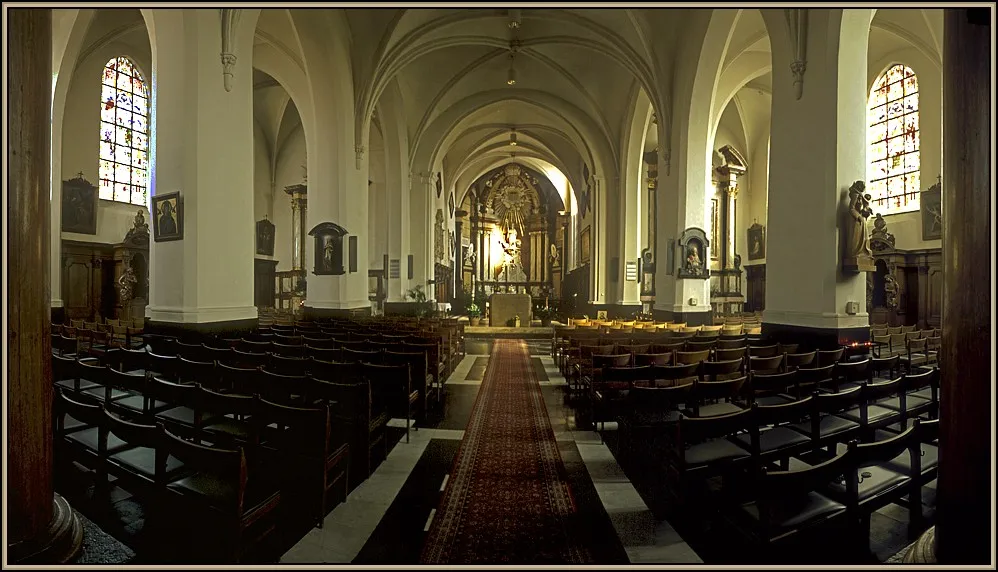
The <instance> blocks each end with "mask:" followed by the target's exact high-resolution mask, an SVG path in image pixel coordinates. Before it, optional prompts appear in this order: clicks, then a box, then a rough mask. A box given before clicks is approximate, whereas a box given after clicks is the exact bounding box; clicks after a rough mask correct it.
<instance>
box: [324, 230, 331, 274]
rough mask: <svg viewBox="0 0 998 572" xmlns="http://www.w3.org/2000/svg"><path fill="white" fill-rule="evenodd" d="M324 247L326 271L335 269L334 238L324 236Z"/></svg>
mask: <svg viewBox="0 0 998 572" xmlns="http://www.w3.org/2000/svg"><path fill="white" fill-rule="evenodd" d="M323 242H324V244H323V246H322V261H323V263H324V264H325V268H326V270H332V269H333V237H331V236H324V237H323Z"/></svg>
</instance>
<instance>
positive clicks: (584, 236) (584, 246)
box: [579, 226, 592, 264]
mask: <svg viewBox="0 0 998 572" xmlns="http://www.w3.org/2000/svg"><path fill="white" fill-rule="evenodd" d="M589 228H590V227H588V226H587V227H586V228H584V229H582V233H581V234H580V235H579V262H580V263H582V264H585V263H586V262H589V254H590V252H589V249H590V247H591V246H592V244H591V243H590V241H591V238H592V237H591V236H590V234H589Z"/></svg>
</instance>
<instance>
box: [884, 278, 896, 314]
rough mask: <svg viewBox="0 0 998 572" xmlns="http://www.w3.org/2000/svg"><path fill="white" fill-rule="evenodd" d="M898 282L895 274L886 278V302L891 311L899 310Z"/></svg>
mask: <svg viewBox="0 0 998 572" xmlns="http://www.w3.org/2000/svg"><path fill="white" fill-rule="evenodd" d="M898 290H899V288H898V281H897V278H894V275H893V274H887V275H886V276H884V302H885V304H886V306H887V307H888V308H890V309H891V310H897V309H898V302H899V300H898V293H899V292H898Z"/></svg>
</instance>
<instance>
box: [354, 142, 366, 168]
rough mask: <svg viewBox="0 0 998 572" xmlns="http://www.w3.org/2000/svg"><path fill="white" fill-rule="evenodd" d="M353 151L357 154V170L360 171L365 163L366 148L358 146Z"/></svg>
mask: <svg viewBox="0 0 998 572" xmlns="http://www.w3.org/2000/svg"><path fill="white" fill-rule="evenodd" d="M353 150H354V152H355V153H356V154H357V168H358V169H360V168H361V165H363V163H364V146H363V145H357V146H356V147H354V148H353Z"/></svg>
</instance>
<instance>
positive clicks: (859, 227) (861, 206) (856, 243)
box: [842, 181, 876, 272]
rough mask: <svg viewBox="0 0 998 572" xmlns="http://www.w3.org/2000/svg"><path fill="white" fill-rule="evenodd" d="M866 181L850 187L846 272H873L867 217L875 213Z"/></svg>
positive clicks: (843, 266)
mask: <svg viewBox="0 0 998 572" xmlns="http://www.w3.org/2000/svg"><path fill="white" fill-rule="evenodd" d="M865 191H866V183H864V182H863V181H856V182H855V183H853V184H852V186H850V187H849V207H848V210H847V211H846V215H845V217H844V224H845V229H844V230H845V233H844V235H845V256H844V257H843V259H842V269H843V270H844V271H846V272H873V271H874V270H876V268H875V267H874V265H873V253H872V252H871V251H870V242H869V234H868V232H867V226H866V219H867V218H869V216H870V215H871V214H873V210H872V209H871V208H870V195H869V194H868V193H866V192H865Z"/></svg>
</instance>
